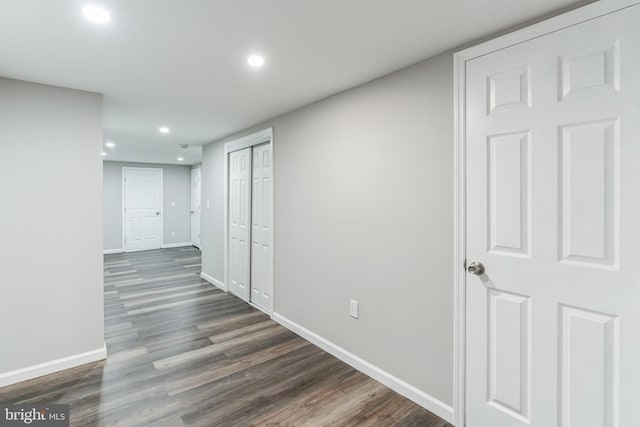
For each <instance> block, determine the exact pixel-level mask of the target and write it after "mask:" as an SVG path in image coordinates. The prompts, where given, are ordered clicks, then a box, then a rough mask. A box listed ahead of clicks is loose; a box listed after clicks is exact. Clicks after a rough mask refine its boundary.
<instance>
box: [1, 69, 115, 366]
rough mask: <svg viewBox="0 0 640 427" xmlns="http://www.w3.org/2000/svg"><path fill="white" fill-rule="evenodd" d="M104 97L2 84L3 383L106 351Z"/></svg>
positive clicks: (7, 81) (12, 82)
mask: <svg viewBox="0 0 640 427" xmlns="http://www.w3.org/2000/svg"><path fill="white" fill-rule="evenodd" d="M101 149H102V95H99V94H96V93H88V92H81V91H77V90H70V89H63V88H58V87H52V86H45V85H39V84H34V83H27V82H23V81H18V80H10V79H5V78H0V194H1V195H2V209H0V227H1V228H2V245H0V348H1V349H0V377H2V375H3V374H7V372H9V371H14V370H18V369H22V368H26V367H30V366H32V365H36V364H40V363H43V362H48V361H52V360H55V359H60V358H64V357H69V356H73V355H78V354H81V353H85V352H89V351H93V350H97V349H100V348H102V347H103V345H104V323H103V277H102V233H101V230H102V157H101V155H100V152H101Z"/></svg>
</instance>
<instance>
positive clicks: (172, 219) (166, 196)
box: [103, 161, 191, 250]
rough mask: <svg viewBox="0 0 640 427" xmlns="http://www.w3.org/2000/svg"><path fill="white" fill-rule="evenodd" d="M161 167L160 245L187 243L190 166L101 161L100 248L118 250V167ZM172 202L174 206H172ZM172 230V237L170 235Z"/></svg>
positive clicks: (119, 220) (188, 239)
mask: <svg viewBox="0 0 640 427" xmlns="http://www.w3.org/2000/svg"><path fill="white" fill-rule="evenodd" d="M123 167H140V168H160V169H162V170H163V172H162V177H163V204H164V207H163V218H162V220H163V223H164V228H163V239H164V241H163V242H162V244H163V245H169V244H172V243H188V242H191V213H190V212H191V166H186V165H185V166H182V165H165V164H154V163H127V162H111V161H105V162H104V172H103V176H104V183H103V185H104V207H103V210H104V249H105V250H113V249H122V168H123ZM172 202H175V206H172ZM172 233H175V236H172Z"/></svg>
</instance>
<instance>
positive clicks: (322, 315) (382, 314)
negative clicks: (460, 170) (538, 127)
mask: <svg viewBox="0 0 640 427" xmlns="http://www.w3.org/2000/svg"><path fill="white" fill-rule="evenodd" d="M452 67H453V65H452V55H451V53H447V54H442V55H439V56H436V57H434V58H431V59H428V60H426V61H424V62H421V63H419V64H417V65H414V66H412V67H409V68H406V69H404V70H401V71H398V72H396V73H393V74H391V75H388V76H386V77H383V78H381V79H378V80H375V81H373V82H370V83H367V84H365V85H362V86H360V87H357V88H354V89H352V90H349V91H346V92H343V93H341V94H338V95H335V96H332V97H330V98H327V99H325V100H322V101H319V102H317V103H315V104H312V105H310V106H307V107H304V108H301V109H298V110H296V111H293V112H291V113H288V114H285V115H283V116H281V117H278V118H276V119H274V120H270V121H268V122H265V123H263V124H261V125H258V126H255V127H254V128H252V129H249V130H247V131H244V132H241V133H239V134H236V135H233V136H231V137H228V138H225V139H224V140H222V141H217V142H214V143H211V144H209V145H207V146H205V148H204V153H203V167H202V170H203V203H206V200H207V199H209V200H211V203H212V206H211V208H210V209H206V208H205V209H204V210H203V239H204V241H203V271H204V272H205V273H206V274H208V275H210V276H212V277H214V278H216V279H218V280H222V279H223V278H224V262H223V254H224V243H223V236H224V206H223V202H224V199H223V197H224V184H223V183H224V148H223V146H224V143H225V142H228V141H230V140H233V139H235V138H237V137H239V136H242V135H245V134H247V133H250V132H252V131H254V130H258V129H262V128H265V127H268V126H273V128H274V133H275V136H274V168H275V169H274V183H275V298H276V299H275V302H276V304H275V311H276V312H277V313H279V314H281V315H283V316H285V317H286V318H288V319H289V320H291V321H293V322H295V323H297V324H299V325H301V326H303V327H304V328H307V329H309V330H310V331H312V332H314V333H316V334H318V335H320V336H322V337H323V338H325V339H327V340H329V341H331V342H332V343H334V344H336V345H338V346H340V347H342V348H344V349H346V350H347V351H349V352H351V353H353V354H355V355H356V356H358V357H360V358H362V359H364V360H365V361H367V362H369V363H372V364H373V365H375V366H377V367H379V368H381V369H383V370H384V371H386V372H388V373H390V374H391V375H394V376H396V377H397V378H399V379H401V380H404V381H405V382H407V383H409V384H410V385H412V386H414V387H416V388H418V389H419V390H421V391H423V392H425V393H427V394H429V395H430V396H432V397H434V398H436V399H438V400H440V401H441V402H443V403H444V404H445V405H451V404H452V400H453V399H452V394H453V378H452V377H453V374H452V373H453V365H452V363H453V296H452V252H453V249H452V245H453V190H452V189H453V182H452V179H453V145H452V144H453V116H452V111H453V105H452V102H453V101H452V99H453V95H452V85H453V83H452V69H453V68H452ZM350 298H354V299H357V300H358V301H359V302H360V319H359V320H354V319H352V318H350V317H349V299H350Z"/></svg>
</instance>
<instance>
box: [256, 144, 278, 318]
mask: <svg viewBox="0 0 640 427" xmlns="http://www.w3.org/2000/svg"><path fill="white" fill-rule="evenodd" d="M252 166H253V172H252V193H251V212H252V215H251V302H253V303H254V304H257V305H258V306H260V307H262V308H264V309H265V310H267V311H271V310H272V308H273V307H272V306H273V302H272V288H273V272H272V265H273V249H272V248H273V245H272V233H273V230H272V229H273V226H272V222H271V209H272V208H271V206H272V203H273V196H272V194H271V171H272V169H271V145H270V144H261V145H258V146H255V147H253V165H252Z"/></svg>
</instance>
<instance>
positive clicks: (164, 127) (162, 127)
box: [158, 126, 171, 133]
mask: <svg viewBox="0 0 640 427" xmlns="http://www.w3.org/2000/svg"><path fill="white" fill-rule="evenodd" d="M158 130H159V131H160V133H169V132H171V129H169V128H168V127H166V126H160V127H159V128H158Z"/></svg>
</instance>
